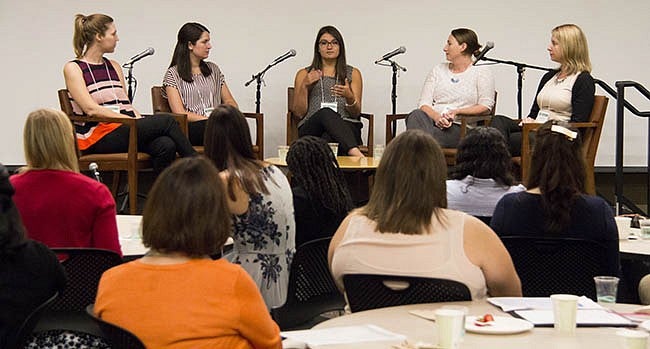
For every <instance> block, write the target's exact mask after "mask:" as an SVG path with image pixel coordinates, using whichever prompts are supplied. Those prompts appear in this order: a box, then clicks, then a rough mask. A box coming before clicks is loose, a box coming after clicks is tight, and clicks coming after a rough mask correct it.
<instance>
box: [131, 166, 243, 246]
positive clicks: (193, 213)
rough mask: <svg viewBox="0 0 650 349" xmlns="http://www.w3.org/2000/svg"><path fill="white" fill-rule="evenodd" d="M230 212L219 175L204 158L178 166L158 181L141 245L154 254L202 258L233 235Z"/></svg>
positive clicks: (147, 207) (146, 208)
mask: <svg viewBox="0 0 650 349" xmlns="http://www.w3.org/2000/svg"><path fill="white" fill-rule="evenodd" d="M230 223H231V222H230V211H229V210H228V203H227V201H226V194H225V188H224V186H223V183H222V181H221V179H220V178H219V173H218V172H217V169H216V168H215V167H214V165H212V163H211V162H210V161H209V160H207V159H206V158H204V157H202V156H197V157H189V158H183V159H179V160H177V161H175V162H174V163H173V164H172V165H171V166H169V167H168V168H167V169H165V170H164V171H163V172H162V173H161V174H160V176H158V178H157V179H156V182H155V183H154V185H153V187H152V188H151V191H150V192H149V196H148V197H147V202H146V203H145V206H144V211H143V215H142V242H143V243H144V245H145V246H146V247H150V248H152V249H154V250H157V251H160V252H165V253H172V252H180V253H183V254H185V255H188V256H190V257H201V256H205V255H210V254H213V253H215V252H216V251H218V250H219V249H220V248H221V247H223V245H224V244H225V243H226V240H227V239H228V236H229V234H230Z"/></svg>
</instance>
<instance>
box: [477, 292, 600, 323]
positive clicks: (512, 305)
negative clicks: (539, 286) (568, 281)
mask: <svg viewBox="0 0 650 349" xmlns="http://www.w3.org/2000/svg"><path fill="white" fill-rule="evenodd" d="M487 301H488V302H490V304H492V305H494V306H496V307H498V308H501V310H503V311H505V312H506V313H507V312H511V311H514V310H524V309H549V310H550V309H553V303H552V302H551V298H550V297H490V298H488V299H487ZM578 309H600V310H603V309H605V308H603V307H602V306H600V305H599V304H598V303H596V302H594V301H593V300H591V299H590V298H588V297H585V296H581V297H580V299H578ZM551 323H553V322H552V321H551Z"/></svg>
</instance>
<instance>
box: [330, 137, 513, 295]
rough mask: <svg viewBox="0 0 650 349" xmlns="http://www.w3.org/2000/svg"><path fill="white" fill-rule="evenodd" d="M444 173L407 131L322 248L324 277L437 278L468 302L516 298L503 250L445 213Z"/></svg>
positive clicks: (482, 229)
mask: <svg viewBox="0 0 650 349" xmlns="http://www.w3.org/2000/svg"><path fill="white" fill-rule="evenodd" d="M446 170H447V166H445V159H444V155H443V153H442V149H441V148H440V146H439V145H438V143H436V141H435V140H434V139H433V137H431V136H430V135H429V134H427V133H426V132H424V131H421V130H407V131H406V132H403V133H402V134H400V135H399V136H398V137H397V138H395V139H394V140H393V141H392V142H391V143H390V144H389V145H388V146H387V147H386V151H385V152H384V155H383V157H382V159H381V162H380V163H379V167H378V168H377V174H376V175H375V184H374V187H373V191H372V194H371V195H370V201H369V202H368V204H367V205H366V206H364V207H362V208H360V209H358V210H355V211H353V212H352V213H350V215H348V217H346V218H345V220H344V221H343V223H342V224H341V226H340V227H339V229H338V230H337V231H336V233H335V234H334V237H333V238H332V242H331V244H330V249H329V255H328V258H329V263H330V267H331V270H332V275H333V277H334V280H335V281H336V283H337V285H338V287H339V288H341V289H342V290H343V275H345V274H391V275H404V276H418V277H431V278H442V279H450V280H454V281H459V282H462V283H464V284H465V285H467V287H468V288H469V290H470V291H471V294H472V299H482V298H484V297H485V296H486V295H490V296H521V285H520V283H519V278H518V276H517V273H516V272H515V268H514V266H513V264H512V260H511V259H510V255H509V254H508V251H506V249H505V247H504V246H503V244H502V243H501V241H500V240H499V238H498V237H497V236H496V234H494V232H493V231H492V230H491V229H490V228H489V227H488V226H487V225H485V224H484V223H483V222H481V221H480V220H478V219H477V218H475V217H472V216H470V215H467V214H465V213H464V212H460V211H454V210H449V209H446V208H445V207H446V206H447V197H446V190H445V178H446V174H447V173H446Z"/></svg>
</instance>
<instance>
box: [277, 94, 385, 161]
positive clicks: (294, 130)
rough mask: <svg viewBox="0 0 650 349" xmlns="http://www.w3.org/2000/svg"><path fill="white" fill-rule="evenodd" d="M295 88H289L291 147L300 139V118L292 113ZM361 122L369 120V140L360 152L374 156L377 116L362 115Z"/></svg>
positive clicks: (289, 139) (288, 128) (288, 119)
mask: <svg viewBox="0 0 650 349" xmlns="http://www.w3.org/2000/svg"><path fill="white" fill-rule="evenodd" d="M293 94H294V89H293V87H289V88H287V106H288V108H287V145H291V143H292V142H293V141H295V140H296V139H298V123H299V122H300V120H301V119H300V117H298V116H297V115H294V114H293V112H291V106H292V105H293ZM359 117H360V119H361V121H362V122H363V119H365V120H367V123H368V125H367V127H366V130H367V131H368V138H367V140H366V144H364V145H361V146H359V150H361V152H362V153H363V154H365V155H366V156H372V151H373V144H374V141H375V136H374V129H375V116H374V115H373V114H365V113H361V114H360V115H359Z"/></svg>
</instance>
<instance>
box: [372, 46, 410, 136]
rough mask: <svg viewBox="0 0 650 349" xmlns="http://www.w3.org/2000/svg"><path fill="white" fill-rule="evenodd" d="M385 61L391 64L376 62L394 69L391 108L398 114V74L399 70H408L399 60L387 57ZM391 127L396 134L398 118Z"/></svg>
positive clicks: (393, 112)
mask: <svg viewBox="0 0 650 349" xmlns="http://www.w3.org/2000/svg"><path fill="white" fill-rule="evenodd" d="M385 61H388V62H390V64H380V63H376V64H378V65H383V66H385V67H388V66H390V67H391V68H392V70H393V76H392V79H391V85H392V89H391V93H390V101H391V105H392V109H391V110H392V114H397V76H398V75H397V71H398V70H401V71H403V72H406V67H403V66H401V65H399V63H397V62H395V61H393V60H390V59H385ZM391 127H392V128H393V134H395V133H396V132H397V120H394V121H393V122H392V125H391Z"/></svg>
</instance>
